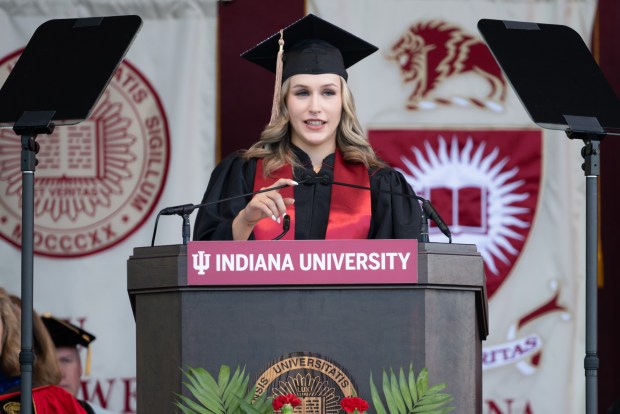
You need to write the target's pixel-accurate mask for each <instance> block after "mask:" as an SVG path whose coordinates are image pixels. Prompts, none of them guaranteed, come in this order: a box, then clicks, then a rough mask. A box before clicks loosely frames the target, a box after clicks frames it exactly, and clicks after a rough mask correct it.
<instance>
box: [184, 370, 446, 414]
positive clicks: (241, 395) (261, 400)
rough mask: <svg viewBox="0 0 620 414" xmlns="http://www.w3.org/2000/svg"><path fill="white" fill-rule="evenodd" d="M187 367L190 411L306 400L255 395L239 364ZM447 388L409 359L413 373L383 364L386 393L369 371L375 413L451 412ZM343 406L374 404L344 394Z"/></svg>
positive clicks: (255, 412) (281, 406)
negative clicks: (217, 368) (417, 369)
mask: <svg viewBox="0 0 620 414" xmlns="http://www.w3.org/2000/svg"><path fill="white" fill-rule="evenodd" d="M183 373H184V374H185V377H186V378H187V379H188V381H187V382H183V384H184V385H185V386H186V387H187V388H188V389H189V390H190V391H191V393H192V395H193V396H194V398H195V400H196V401H194V400H192V399H190V398H188V397H186V396H183V395H177V397H178V398H179V400H178V401H176V402H175V403H174V405H176V406H177V408H179V409H181V411H182V412H183V413H185V414H272V413H273V412H277V411H279V412H280V413H281V414H292V413H293V410H294V409H295V407H297V406H299V405H301V400H300V399H299V398H298V397H297V396H296V395H295V394H286V395H279V396H277V397H275V398H273V400H271V407H270V406H269V400H268V397H267V396H266V393H263V394H262V395H261V396H260V397H258V398H254V393H255V391H256V389H255V387H253V388H249V387H248V383H249V374H247V373H246V372H245V369H243V370H240V368H239V367H237V370H236V371H235V373H234V375H233V376H232V378H231V377H230V368H229V367H228V366H226V365H222V367H221V368H220V373H219V375H218V377H217V380H216V379H215V378H214V377H213V376H212V375H211V374H209V373H208V372H207V371H206V370H204V369H202V368H196V369H194V368H188V370H187V371H183ZM445 388H446V384H438V385H435V386H432V387H429V386H428V371H427V370H426V368H424V369H422V371H420V373H419V374H418V376H417V378H416V375H415V373H414V372H413V366H412V365H410V366H409V372H408V374H407V375H405V372H404V370H403V369H402V368H401V369H400V371H399V375H398V377H397V376H396V374H395V373H394V371H392V370H391V369H390V373H389V375H388V373H387V372H386V371H385V370H383V377H382V383H381V391H382V394H383V395H381V394H380V392H379V389H378V388H377V386H376V385H375V383H374V382H373V379H372V373H371V374H370V393H371V397H372V403H373V406H374V409H375V412H376V414H414V413H425V414H444V413H447V412H449V411H452V410H454V408H455V407H453V406H450V405H449V403H450V402H452V401H453V400H454V398H453V397H452V396H451V395H450V394H448V393H445V392H443V390H444V389H445ZM384 401H385V403H384ZM386 405H387V408H386ZM340 406H341V407H342V409H343V410H344V412H345V413H347V414H363V413H365V412H366V411H368V409H369V404H368V403H367V402H366V401H365V400H364V399H363V398H359V397H357V396H350V397H345V398H343V399H342V400H340ZM271 409H273V411H272V410H271Z"/></svg>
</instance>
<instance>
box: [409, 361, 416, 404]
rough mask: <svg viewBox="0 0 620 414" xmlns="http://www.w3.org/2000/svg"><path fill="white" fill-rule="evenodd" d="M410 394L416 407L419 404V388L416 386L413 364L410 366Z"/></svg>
mask: <svg viewBox="0 0 620 414" xmlns="http://www.w3.org/2000/svg"><path fill="white" fill-rule="evenodd" d="M407 382H408V383H409V392H410V393H411V399H412V400H413V405H414V406H415V405H416V403H417V402H418V388H417V386H416V379H415V374H414V372H413V364H409V380H408V381H407Z"/></svg>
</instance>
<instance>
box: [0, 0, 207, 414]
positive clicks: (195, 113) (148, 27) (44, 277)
mask: <svg viewBox="0 0 620 414" xmlns="http://www.w3.org/2000/svg"><path fill="white" fill-rule="evenodd" d="M122 14H137V15H139V16H141V17H142V19H143V26H142V29H141V30H140V32H139V33H138V35H137V37H136V39H135V41H134V43H133V45H132V46H131V48H130V50H129V53H128V54H127V57H126V59H125V61H124V62H123V63H122V64H121V65H120V67H119V69H118V71H117V72H116V73H115V75H114V78H113V79H112V81H111V83H110V85H109V87H108V89H107V91H106V92H105V94H104V95H103V96H102V98H101V100H100V102H99V104H98V105H97V107H96V109H95V110H94V112H93V115H92V116H91V117H90V118H89V119H88V120H87V121H85V122H83V123H81V124H79V125H77V126H75V127H62V126H61V127H58V128H57V129H56V131H55V132H54V134H53V135H51V136H39V137H38V142H39V143H40V144H41V151H40V153H39V155H38V159H39V161H40V163H39V166H38V167H37V171H36V183H35V192H36V196H35V202H36V212H35V253H36V255H35V262H34V305H35V309H36V310H37V311H38V312H51V313H53V314H55V315H56V316H58V317H60V318H65V319H69V320H71V322H73V323H76V324H79V325H82V326H83V327H84V329H86V330H88V331H89V332H92V333H93V334H94V335H95V336H96V337H97V339H96V340H95V342H93V344H92V348H93V354H92V355H93V357H92V375H91V376H90V377H85V381H84V384H83V385H84V386H83V390H82V394H81V395H80V397H81V398H85V399H87V400H90V401H93V402H94V403H96V404H99V405H101V406H104V407H107V408H108V409H109V410H111V411H113V412H119V413H120V412H124V413H129V412H135V390H136V384H135V323H134V320H133V315H132V312H131V308H130V306H129V299H128V296H127V284H126V277H127V271H126V260H127V258H128V257H129V256H130V255H131V254H132V249H133V247H135V246H147V245H149V244H150V243H151V236H152V233H153V226H154V222H155V216H156V212H157V211H158V210H160V209H161V208H163V207H165V206H170V205H178V204H185V203H192V202H193V203H198V202H200V200H201V197H202V193H203V191H204V188H205V187H206V183H207V180H208V177H209V174H210V172H211V169H212V168H213V164H214V159H215V157H214V152H215V145H214V142H215V139H214V136H215V91H216V88H215V82H216V74H215V63H216V60H215V56H216V52H215V48H216V28H217V4H216V2H215V0H154V1H150V0H149V1H139V2H119V1H115V0H109V1H108V0H103V1H102V0H98V1H81V2H79V3H76V2H47V1H23V2H22V1H20V2H15V1H2V0H0V83H4V80H5V79H6V77H7V76H8V73H9V71H10V70H11V69H12V67H13V65H14V64H15V61H16V60H17V58H18V57H19V54H20V52H21V50H22V49H23V48H24V47H25V46H26V44H27V42H28V40H29V39H30V37H31V35H32V33H33V32H34V31H35V29H36V28H37V27H38V26H39V25H40V24H42V23H43V22H45V21H47V20H50V19H54V18H74V17H90V16H109V15H122ZM49 64H50V65H52V64H54V62H53V61H50V62H49ZM69 86H70V85H69ZM42 93H44V91H42ZM19 157H20V145H19V137H17V136H16V135H15V134H14V133H13V131H12V130H2V131H0V286H3V287H5V288H6V289H8V290H9V291H10V292H12V293H15V294H18V295H19V294H20V289H21V288H20V273H21V268H20V263H21V262H20V247H19V246H20V241H21V240H20V238H21V230H20V226H21V207H20V193H21V171H20V165H19ZM156 243H157V244H177V243H181V218H180V217H177V216H174V217H163V218H162V219H161V220H160V223H159V231H158V235H157V240H156ZM161 333H162V336H165V335H166V326H162V327H161ZM162 357H163V358H165V356H162ZM171 409H172V408H171Z"/></svg>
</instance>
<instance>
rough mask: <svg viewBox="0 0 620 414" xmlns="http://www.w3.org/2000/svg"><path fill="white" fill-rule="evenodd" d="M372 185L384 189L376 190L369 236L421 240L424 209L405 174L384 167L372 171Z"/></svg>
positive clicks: (373, 237)
mask: <svg viewBox="0 0 620 414" xmlns="http://www.w3.org/2000/svg"><path fill="white" fill-rule="evenodd" d="M370 187H371V188H372V189H375V190H381V192H379V191H373V195H372V219H371V221H370V230H369V231H368V238H369V239H418V238H419V236H420V224H421V217H422V212H421V208H420V204H419V202H418V200H416V199H415V198H414V197H415V192H414V191H413V189H412V188H411V186H410V185H409V183H407V181H406V180H405V177H404V176H403V175H402V174H401V173H400V172H398V171H396V170H394V169H392V168H381V169H379V170H377V171H376V172H374V173H372V172H371V176H370ZM385 191H388V192H391V194H389V193H385ZM399 194H406V196H402V195H399Z"/></svg>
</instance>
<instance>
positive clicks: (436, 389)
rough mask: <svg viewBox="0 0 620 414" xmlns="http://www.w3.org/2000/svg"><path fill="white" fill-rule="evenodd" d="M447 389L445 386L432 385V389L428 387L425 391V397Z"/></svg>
mask: <svg viewBox="0 0 620 414" xmlns="http://www.w3.org/2000/svg"><path fill="white" fill-rule="evenodd" d="M447 387H448V385H447V384H437V385H433V386H432V387H430V388H429V389H428V390H426V395H433V394H437V393H438V392H440V391H443V390H445V389H446V388H447Z"/></svg>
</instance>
